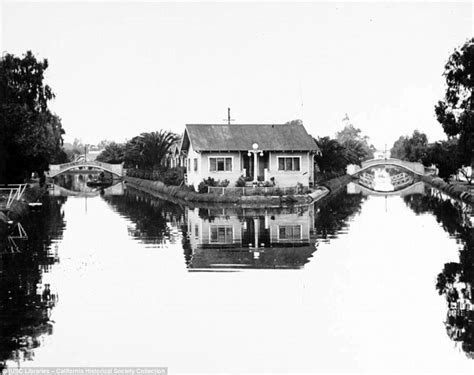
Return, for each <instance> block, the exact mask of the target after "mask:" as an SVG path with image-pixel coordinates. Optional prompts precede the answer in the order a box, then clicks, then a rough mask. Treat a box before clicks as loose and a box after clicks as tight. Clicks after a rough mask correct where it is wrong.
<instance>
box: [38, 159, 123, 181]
mask: <svg viewBox="0 0 474 375" xmlns="http://www.w3.org/2000/svg"><path fill="white" fill-rule="evenodd" d="M77 169H78V170H84V171H87V170H89V169H100V170H103V171H105V172H110V173H112V174H114V175H116V176H118V177H123V163H122V164H109V163H102V162H100V161H95V160H94V161H84V160H80V161H73V162H71V163H64V164H50V165H49V171H48V172H47V174H46V176H47V177H56V176H58V175H60V174H62V173H65V172H68V171H70V170H77Z"/></svg>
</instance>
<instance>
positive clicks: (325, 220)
mask: <svg viewBox="0 0 474 375" xmlns="http://www.w3.org/2000/svg"><path fill="white" fill-rule="evenodd" d="M365 199H366V197H364V196H363V195H362V194H347V193H346V191H341V192H339V193H336V194H335V195H334V196H331V197H329V199H327V200H324V201H321V202H320V203H317V205H316V207H315V210H316V214H315V228H316V233H317V235H318V238H322V239H323V240H326V241H328V240H329V239H331V238H336V237H337V234H338V233H340V232H341V231H342V230H343V229H345V228H346V227H347V226H348V221H349V218H350V217H351V216H354V215H355V214H356V213H358V212H359V211H360V209H361V207H362V203H363V202H364V200H365Z"/></svg>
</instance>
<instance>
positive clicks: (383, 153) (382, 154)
mask: <svg viewBox="0 0 474 375" xmlns="http://www.w3.org/2000/svg"><path fill="white" fill-rule="evenodd" d="M374 159H390V150H375V151H374Z"/></svg>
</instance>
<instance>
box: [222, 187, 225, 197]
mask: <svg viewBox="0 0 474 375" xmlns="http://www.w3.org/2000/svg"><path fill="white" fill-rule="evenodd" d="M224 189H225V188H224V187H222V195H224Z"/></svg>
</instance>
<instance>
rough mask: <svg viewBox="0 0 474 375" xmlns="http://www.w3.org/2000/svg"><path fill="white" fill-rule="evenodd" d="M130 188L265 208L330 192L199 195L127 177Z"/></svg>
mask: <svg viewBox="0 0 474 375" xmlns="http://www.w3.org/2000/svg"><path fill="white" fill-rule="evenodd" d="M125 182H126V183H127V185H128V186H131V187H133V188H135V189H138V190H141V191H144V192H146V193H149V194H151V195H161V197H165V199H169V200H172V201H173V200H174V201H181V202H183V203H184V202H203V203H232V204H249V205H253V204H255V205H264V206H283V205H289V204H301V203H306V204H308V203H311V202H314V201H315V200H318V199H320V198H322V197H323V196H325V195H326V194H327V193H328V192H329V190H328V189H326V188H324V187H322V188H320V189H316V190H315V191H313V192H312V193H310V194H303V195H286V196H285V195H283V196H263V195H255V196H237V195H217V194H199V193H196V192H194V191H191V190H187V189H185V188H181V187H178V186H168V185H165V184H163V183H162V182H160V181H150V180H144V179H140V178H136V177H126V178H125Z"/></svg>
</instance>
